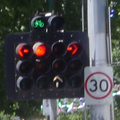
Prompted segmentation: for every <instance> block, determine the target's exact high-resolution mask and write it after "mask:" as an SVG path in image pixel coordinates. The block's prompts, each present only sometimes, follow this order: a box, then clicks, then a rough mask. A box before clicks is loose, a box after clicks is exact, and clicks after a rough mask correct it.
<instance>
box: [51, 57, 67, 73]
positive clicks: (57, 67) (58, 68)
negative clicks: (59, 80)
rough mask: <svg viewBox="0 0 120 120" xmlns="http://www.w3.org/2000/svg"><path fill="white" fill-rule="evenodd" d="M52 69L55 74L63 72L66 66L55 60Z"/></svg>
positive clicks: (60, 60)
mask: <svg viewBox="0 0 120 120" xmlns="http://www.w3.org/2000/svg"><path fill="white" fill-rule="evenodd" d="M52 67H53V69H54V71H56V72H64V71H65V70H66V68H67V64H66V62H65V61H64V60H63V59H56V60H55V61H54V62H53V65H52Z"/></svg>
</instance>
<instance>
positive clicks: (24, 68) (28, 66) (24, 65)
mask: <svg viewBox="0 0 120 120" xmlns="http://www.w3.org/2000/svg"><path fill="white" fill-rule="evenodd" d="M16 69H17V71H19V72H20V73H22V74H30V73H32V72H33V70H34V68H33V64H32V62H31V61H28V60H26V61H21V60H20V61H18V63H17V65H16Z"/></svg>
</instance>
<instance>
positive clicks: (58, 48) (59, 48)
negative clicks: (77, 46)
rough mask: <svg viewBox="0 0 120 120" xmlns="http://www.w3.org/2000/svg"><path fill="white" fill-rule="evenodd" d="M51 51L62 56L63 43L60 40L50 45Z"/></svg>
mask: <svg viewBox="0 0 120 120" xmlns="http://www.w3.org/2000/svg"><path fill="white" fill-rule="evenodd" d="M52 52H53V54H54V55H57V56H62V55H64V54H65V53H66V47H65V44H64V43H62V42H57V43H55V44H54V45H53V46H52Z"/></svg>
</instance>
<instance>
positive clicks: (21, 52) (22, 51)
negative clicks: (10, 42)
mask: <svg viewBox="0 0 120 120" xmlns="http://www.w3.org/2000/svg"><path fill="white" fill-rule="evenodd" d="M32 52H33V50H32V47H31V46H29V45H27V44H26V43H21V44H19V45H18V46H17V47H16V54H17V55H18V56H19V57H21V58H23V57H24V58H27V57H31V56H32Z"/></svg>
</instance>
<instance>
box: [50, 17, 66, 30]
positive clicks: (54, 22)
mask: <svg viewBox="0 0 120 120" xmlns="http://www.w3.org/2000/svg"><path fill="white" fill-rule="evenodd" d="M48 21H49V24H50V25H51V27H52V28H54V29H56V30H61V29H63V28H64V27H65V19H64V18H63V17H62V16H52V17H50V18H49V20H48Z"/></svg>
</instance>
